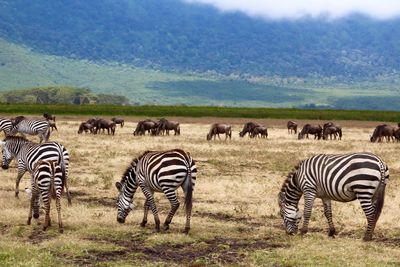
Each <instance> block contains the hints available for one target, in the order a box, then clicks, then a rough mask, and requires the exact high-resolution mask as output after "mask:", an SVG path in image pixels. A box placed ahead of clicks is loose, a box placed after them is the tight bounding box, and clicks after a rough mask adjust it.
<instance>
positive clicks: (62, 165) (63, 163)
mask: <svg viewBox="0 0 400 267" xmlns="http://www.w3.org/2000/svg"><path fill="white" fill-rule="evenodd" d="M58 148H59V153H60V167H61V173H62V184H61V190H62V191H64V185H65V182H66V181H65V180H66V179H67V175H66V172H67V171H66V166H65V160H64V151H63V148H62V147H61V146H60V145H59V146H58Z"/></svg>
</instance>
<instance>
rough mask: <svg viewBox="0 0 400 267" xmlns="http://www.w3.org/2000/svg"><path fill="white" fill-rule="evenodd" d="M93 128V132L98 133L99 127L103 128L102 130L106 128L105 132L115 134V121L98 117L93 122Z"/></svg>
mask: <svg viewBox="0 0 400 267" xmlns="http://www.w3.org/2000/svg"><path fill="white" fill-rule="evenodd" d="M94 126H95V128H94V130H93V133H94V134H98V133H99V132H100V129H103V131H104V130H105V129H106V130H107V134H110V131H111V134H112V135H114V134H115V122H113V121H107V120H105V119H99V120H97V121H96V122H95V124H94Z"/></svg>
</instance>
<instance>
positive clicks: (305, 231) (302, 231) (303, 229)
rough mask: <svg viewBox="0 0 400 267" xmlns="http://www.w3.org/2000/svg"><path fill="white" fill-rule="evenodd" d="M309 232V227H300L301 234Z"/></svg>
mask: <svg viewBox="0 0 400 267" xmlns="http://www.w3.org/2000/svg"><path fill="white" fill-rule="evenodd" d="M307 232H308V229H305V228H302V229H300V234H301V235H305V234H307Z"/></svg>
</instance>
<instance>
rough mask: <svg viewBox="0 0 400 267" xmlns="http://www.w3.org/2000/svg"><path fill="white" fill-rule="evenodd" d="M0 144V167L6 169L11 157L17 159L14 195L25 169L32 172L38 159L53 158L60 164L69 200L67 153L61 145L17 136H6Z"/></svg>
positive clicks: (69, 199)
mask: <svg viewBox="0 0 400 267" xmlns="http://www.w3.org/2000/svg"><path fill="white" fill-rule="evenodd" d="M1 144H2V145H3V162H2V168H3V169H8V167H9V164H10V162H11V160H12V159H13V158H16V159H17V161H18V175H17V179H16V186H15V196H18V193H19V182H20V180H21V178H22V176H23V175H24V173H25V172H26V171H29V172H30V173H33V170H34V166H35V163H36V162H38V161H40V160H53V161H56V162H57V163H58V164H59V165H60V166H61V170H62V172H63V180H64V186H65V189H66V192H67V197H68V201H69V202H71V198H70V195H69V192H68V183H67V177H68V167H69V153H68V151H67V150H66V149H65V147H64V146H63V145H61V144H60V143H57V142H47V143H43V144H36V143H33V142H31V141H29V140H27V139H25V138H23V137H19V136H8V137H6V138H5V139H4V141H2V142H1Z"/></svg>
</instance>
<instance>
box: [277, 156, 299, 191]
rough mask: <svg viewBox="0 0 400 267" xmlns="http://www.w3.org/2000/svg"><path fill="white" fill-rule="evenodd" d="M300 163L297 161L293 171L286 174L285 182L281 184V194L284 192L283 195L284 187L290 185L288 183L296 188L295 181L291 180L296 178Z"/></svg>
mask: <svg viewBox="0 0 400 267" xmlns="http://www.w3.org/2000/svg"><path fill="white" fill-rule="evenodd" d="M302 163H303V161H299V162H298V163H297V164H296V165H295V166H294V167H293V169H292V170H291V171H290V172H289V173H288V175H287V176H286V179H285V181H284V182H283V184H282V187H281V192H284V193H285V191H286V187H287V186H288V184H290V183H293V184H294V185H296V186H298V184H297V181H296V179H293V178H294V177H295V176H296V174H297V171H298V169H299V168H300V165H301V164H302Z"/></svg>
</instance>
